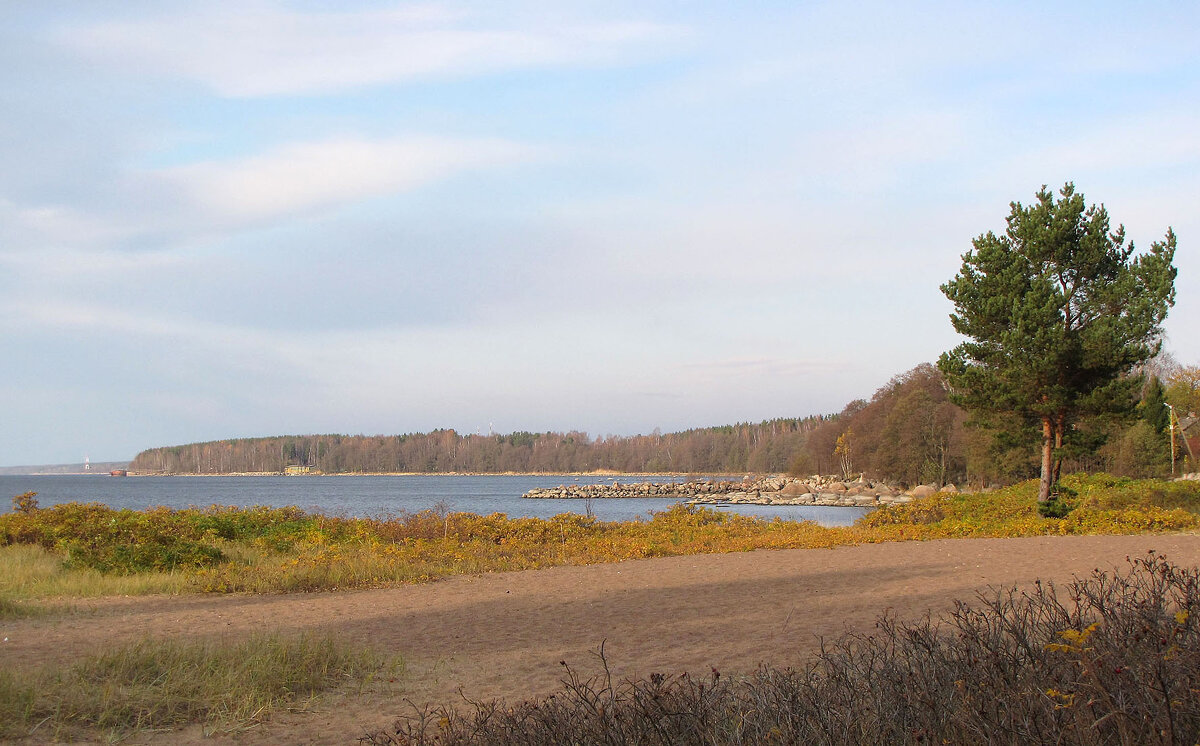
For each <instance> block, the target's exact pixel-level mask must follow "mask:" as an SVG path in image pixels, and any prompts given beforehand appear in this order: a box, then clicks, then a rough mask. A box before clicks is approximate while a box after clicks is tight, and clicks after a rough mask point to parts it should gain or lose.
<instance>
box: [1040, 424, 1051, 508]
mask: <svg viewBox="0 0 1200 746" xmlns="http://www.w3.org/2000/svg"><path fill="white" fill-rule="evenodd" d="M1053 484H1054V425H1053V423H1051V421H1050V418H1049V417H1043V418H1042V481H1041V484H1039V485H1038V502H1040V503H1044V502H1046V501H1047V500H1049V499H1050V487H1051V486H1053Z"/></svg>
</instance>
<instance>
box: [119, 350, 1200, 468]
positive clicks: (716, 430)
mask: <svg viewBox="0 0 1200 746" xmlns="http://www.w3.org/2000/svg"><path fill="white" fill-rule="evenodd" d="M1133 378H1136V382H1137V383H1138V385H1137V386H1134V387H1133V390H1134V391H1136V392H1137V393H1136V396H1134V398H1133V399H1131V400H1130V402H1129V407H1128V411H1127V414H1126V415H1125V416H1123V417H1107V418H1096V419H1094V420H1088V421H1084V422H1081V423H1080V428H1079V431H1080V435H1079V436H1078V438H1077V440H1079V441H1081V442H1082V441H1087V443H1088V444H1089V447H1088V448H1078V449H1076V450H1075V451H1072V452H1071V453H1070V454H1068V455H1067V456H1066V458H1065V462H1064V463H1065V468H1066V470H1067V471H1074V470H1087V471H1107V472H1110V473H1113V474H1118V475H1125V476H1137V477H1144V476H1166V475H1168V474H1169V472H1170V465H1171V450H1170V433H1169V430H1170V422H1169V420H1168V414H1169V411H1170V410H1169V409H1168V408H1167V407H1166V406H1165V405H1166V404H1168V403H1169V404H1172V405H1173V406H1174V407H1175V409H1176V411H1177V412H1180V413H1181V414H1186V413H1189V412H1193V413H1194V412H1197V411H1200V366H1181V365H1178V364H1176V363H1174V362H1173V361H1172V360H1171V359H1170V358H1169V357H1166V356H1162V357H1160V358H1159V359H1158V360H1157V361H1156V362H1155V365H1154V366H1153V367H1147V368H1145V369H1142V370H1140V371H1138V372H1137V373H1136V374H1135V375H1134V376H1133ZM1037 436H1038V433H1037V432H1036V431H1033V430H1031V431H1029V432H1028V433H1027V434H1026V437H1024V438H1022V437H1018V436H1013V435H1011V434H1008V435H1006V434H1005V433H1003V432H1000V431H997V430H996V429H994V428H989V427H987V426H986V425H985V424H984V423H981V422H974V423H972V422H971V420H970V416H969V415H968V413H967V411H966V410H964V409H962V408H961V407H959V406H958V405H957V404H955V403H954V402H953V400H952V396H951V389H950V387H949V386H948V384H947V382H946V379H945V378H944V377H943V375H942V373H941V372H940V371H939V370H938V369H937V368H936V367H935V366H934V365H932V364H929V363H923V364H921V365H918V366H917V367H915V368H913V369H912V370H909V371H906V372H904V373H902V374H900V375H897V376H895V377H894V378H892V379H891V380H890V381H888V382H887V383H886V384H884V385H883V386H882V387H880V388H879V390H877V391H876V392H875V393H874V395H873V396H872V397H871V398H870V399H869V400H866V399H856V400H854V401H852V402H850V403H849V404H847V405H846V406H845V408H843V409H842V411H841V412H838V413H836V414H828V415H814V416H809V417H803V418H781V419H774V420H767V421H764V422H759V423H739V424H736V425H725V426H720V427H708V428H696V429H691V430H686V431H682V432H674V433H665V434H663V433H658V432H655V433H652V434H650V435H635V436H612V435H610V436H604V437H598V438H592V437H590V436H589V435H588V434H587V433H583V432H567V433H553V432H550V433H530V432H515V433H508V434H503V435H461V434H459V433H457V432H455V431H454V430H435V431H433V432H430V433H411V434H405V435H334V434H329V435H295V436H277V437H266V438H246V439H232V440H216V441H209V442H206V443H191V444H188V445H180V446H170V447H164V448H151V449H149V450H146V451H143V452H142V453H140V454H138V456H137V458H135V459H134V460H133V462H132V464H131V465H130V468H131V469H134V470H137V471H144V472H155V473H167V474H228V473H237V472H282V471H284V470H285V469H286V468H287V467H289V466H301V467H311V468H312V469H314V470H316V471H320V472H323V473H327V474H353V473H387V472H404V473H427V474H436V473H447V472H458V473H483V474H493V473H504V472H523V473H565V472H588V471H597V470H611V471H617V472H623V473H645V474H655V473H680V472H682V473H691V474H705V473H708V474H738V473H782V472H785V471H786V472H790V473H793V474H799V475H809V474H844V475H845V476H848V477H854V476H857V475H859V474H865V475H866V476H867V477H869V478H874V479H883V480H888V481H892V482H898V483H901V484H906V485H913V484H928V483H935V484H945V483H950V482H953V483H956V484H963V483H971V484H993V483H1001V484H1003V483H1009V482H1012V481H1015V480H1020V479H1027V478H1030V477H1033V476H1036V475H1037V474H1038V468H1039V463H1040V462H1039V449H1038V446H1039V443H1038V437H1037ZM1177 450H1178V460H1179V465H1180V468H1193V469H1194V468H1195V467H1194V465H1189V464H1185V463H1184V460H1185V459H1186V457H1187V451H1186V448H1185V445H1184V444H1183V442H1182V438H1178V439H1177Z"/></svg>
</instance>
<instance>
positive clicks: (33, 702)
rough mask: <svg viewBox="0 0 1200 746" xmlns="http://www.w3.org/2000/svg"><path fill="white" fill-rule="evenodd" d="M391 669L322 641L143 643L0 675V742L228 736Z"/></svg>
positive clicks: (394, 664)
mask: <svg viewBox="0 0 1200 746" xmlns="http://www.w3.org/2000/svg"><path fill="white" fill-rule="evenodd" d="M398 666H399V661H398V659H395V658H387V657H383V656H381V655H379V654H377V653H376V652H374V651H370V650H363V649H353V648H350V647H347V646H346V645H343V644H340V643H338V642H337V641H336V640H335V639H334V638H332V637H329V636H314V635H302V636H294V637H283V636H280V635H257V636H253V637H251V638H249V639H246V640H243V641H240V642H236V643H225V642H220V641H179V640H173V639H145V640H141V641H139V642H135V643H132V644H128V645H124V646H121V647H118V648H116V649H113V650H111V651H107V652H105V653H102V654H99V655H95V656H92V657H89V658H85V659H83V660H80V661H78V662H77V663H75V664H73V665H71V666H67V667H63V668H56V669H43V670H35V671H27V670H23V669H18V670H7V669H6V670H2V671H0V737H12V738H17V737H24V736H27V735H30V734H31V733H42V734H50V735H52V736H53V737H54V738H55V739H64V738H65V739H71V738H74V737H80V736H83V735H94V734H95V733H96V732H102V733H106V734H108V736H109V738H110V739H111V738H119V737H121V736H122V735H127V734H129V733H132V732H135V731H146V730H155V729H164V728H175V727H179V726H182V725H187V724H192V723H204V724H207V725H209V726H210V727H215V726H217V725H221V726H224V727H227V728H236V727H239V726H244V725H246V724H248V723H252V722H256V721H259V720H262V719H265V718H266V717H268V716H269V715H270V714H271V712H272V711H274V710H277V709H279V708H281V707H294V708H304V707H306V706H307V704H308V703H309V702H310V701H311V700H313V698H315V697H317V696H318V695H319V694H321V693H322V692H327V691H330V690H337V689H344V688H346V687H362V686H364V685H365V684H367V683H368V682H370V681H371V680H372V679H373V678H374V677H376V676H377V675H381V674H389V673H392V672H394V671H395V670H396V669H397V668H398Z"/></svg>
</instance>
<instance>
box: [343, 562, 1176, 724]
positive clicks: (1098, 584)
mask: <svg viewBox="0 0 1200 746" xmlns="http://www.w3.org/2000/svg"><path fill="white" fill-rule="evenodd" d="M1197 613H1200V570H1197V569H1195V568H1190V569H1183V568H1180V567H1176V566H1174V565H1171V564H1170V563H1168V562H1167V561H1166V560H1165V558H1163V557H1161V556H1157V555H1154V554H1153V553H1151V554H1150V555H1148V556H1146V557H1143V558H1141V559H1138V560H1134V561H1132V562H1131V563H1130V568H1129V569H1128V571H1127V572H1124V573H1114V574H1110V573H1105V572H1100V571H1096V572H1095V573H1093V575H1092V576H1091V577H1089V578H1086V579H1084V580H1078V581H1076V582H1074V583H1071V584H1070V585H1069V586H1068V587H1067V588H1066V592H1065V593H1064V594H1062V596H1061V597H1060V595H1059V594H1058V593H1056V590H1055V588H1054V587H1053V586H1050V585H1044V584H1041V583H1038V584H1036V585H1035V586H1034V587H1033V590H1032V591H1029V592H1019V591H1017V590H1015V589H1012V590H1008V591H1004V592H997V593H994V594H992V595H990V596H986V597H985V596H980V598H979V603H978V604H976V605H972V604H968V603H965V602H959V603H958V604H957V605H956V608H955V610H954V611H953V612H952V613H951V614H949V615H948V616H946V617H944V618H942V619H940V620H937V621H932V620H928V619H926V620H924V621H921V622H917V623H913V624H908V623H900V622H898V621H897V620H895V619H893V618H891V617H887V616H885V617H882V618H880V619H879V620H878V622H877V623H876V629H875V631H874V633H872V634H869V635H863V634H852V635H847V636H845V637H843V638H840V639H838V640H836V641H834V642H832V643H830V644H828V645H825V646H823V648H822V651H821V653H820V654H819V655H818V656H817V658H816V660H815V661H814V662H813V663H812V664H811V665H809V666H808V667H807V668H805V669H803V670H793V669H782V670H781V669H775V668H769V667H764V668H761V669H759V670H758V671H757V672H756V673H754V674H753V675H750V676H747V677H742V678H737V679H733V680H731V679H728V678H724V677H722V676H721V675H720V674H719V673H718V672H716V671H713V672H712V673H711V674H710V675H708V676H703V677H696V676H691V675H688V674H684V675H680V676H664V675H661V674H653V675H651V676H650V677H649V678H646V679H637V680H633V681H625V682H622V683H619V684H614V683H613V681H612V679H611V677H609V676H607V675H605V676H601V677H599V678H595V679H591V680H583V679H582V678H581V677H579V676H578V675H577V674H576V673H575V672H574V671H572V670H571V669H570V668H568V669H567V675H566V679H565V681H564V683H563V687H562V689H561V690H560V691H559V692H557V693H555V694H553V695H551V696H550V697H548V698H545V699H539V700H533V701H527V702H522V703H520V704H515V705H510V704H505V703H503V702H500V701H490V702H471V703H470V707H469V708H467V709H466V710H463V709H461V708H458V707H451V706H441V707H435V708H426V709H423V710H418V711H416V712H415V713H414V714H412V715H410V716H408V717H404V718H402V719H400V720H399V721H397V722H396V724H395V726H394V727H393V728H392V729H391V730H389V731H387V732H381V733H375V734H371V735H369V736H367V737H366V738H365V739H364V740H367V741H369V742H370V743H372V744H433V743H438V744H445V745H447V746H456V745H460V746H466V745H468V744H531V745H537V744H546V745H547V746H549V745H550V744H561V743H572V744H581V745H582V744H636V743H647V744H649V743H657V744H668V743H671V744H673V743H705V744H747V743H764V744H773V743H778V744H784V743H813V744H864V743H872V744H893V743H1063V744H1103V743H1122V744H1134V743H1138V744H1141V743H1195V742H1196V741H1197V738H1198V737H1200V697H1197V696H1196V690H1197V687H1198V686H1200V624H1198V622H1200V619H1198V618H1197V616H1196V615H1197ZM601 659H602V660H603V647H601ZM564 665H565V664H564ZM605 670H606V671H607V662H606V661H605Z"/></svg>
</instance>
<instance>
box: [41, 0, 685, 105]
mask: <svg viewBox="0 0 1200 746" xmlns="http://www.w3.org/2000/svg"><path fill="white" fill-rule="evenodd" d="M489 20H491V19H487V18H483V17H480V15H479V14H471V13H468V12H466V11H465V10H458V11H456V10H447V9H444V8H443V7H442V6H434V5H423V6H412V7H407V8H401V9H394V10H380V11H362V12H326V13H302V12H298V11H290V10H287V9H284V8H283V7H280V6H278V5H276V4H274V3H262V2H260V3H233V4H231V5H229V6H226V7H219V8H215V9H211V8H210V9H205V10H201V11H197V12H193V13H189V14H186V15H176V16H161V17H158V18H153V19H145V20H135V21H121V22H116V21H113V22H105V23H97V24H93V25H84V26H74V27H70V28H65V29H62V30H61V31H59V32H58V33H57V35H56V38H57V40H58V41H59V42H60V43H61V44H63V45H65V46H67V47H69V48H71V49H74V50H76V51H79V52H81V53H84V54H86V55H87V56H89V57H90V58H92V59H95V60H100V61H104V62H110V63H113V64H117V65H119V66H122V67H127V68H132V69H137V70H155V71H160V72H163V73H167V74H173V75H176V76H181V77H184V78H187V79H191V80H194V81H197V82H199V83H201V84H203V85H205V86H207V87H209V88H211V89H212V90H213V91H215V92H216V93H218V94H219V95H221V96H226V97H230V98H252V97H259V96H280V95H318V94H329V93H336V92H340V91H344V90H347V89H354V88H361V87H365V86H374V85H380V84H388V83H405V82H411V81H418V80H428V79H438V78H446V77H461V76H468V75H480V74H489V73H497V72H501V71H505V70H519V69H529V68H539V67H548V66H561V65H567V66H588V65H609V64H614V63H619V64H625V61H626V60H627V59H628V56H629V54H630V53H631V52H632V51H634V50H639V49H642V50H644V49H647V48H649V45H650V44H651V43H654V42H662V41H664V40H666V39H669V38H671V37H674V36H677V35H678V34H679V31H678V30H677V29H671V28H669V27H665V26H661V25H656V24H652V23H645V22H637V21H619V22H594V23H581V22H569V23H557V24H556V23H549V22H545V21H539V20H537V18H536V17H531V18H527V19H522V22H520V23H513V22H512V21H511V20H509V21H507V22H500V23H493V24H489Z"/></svg>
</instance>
